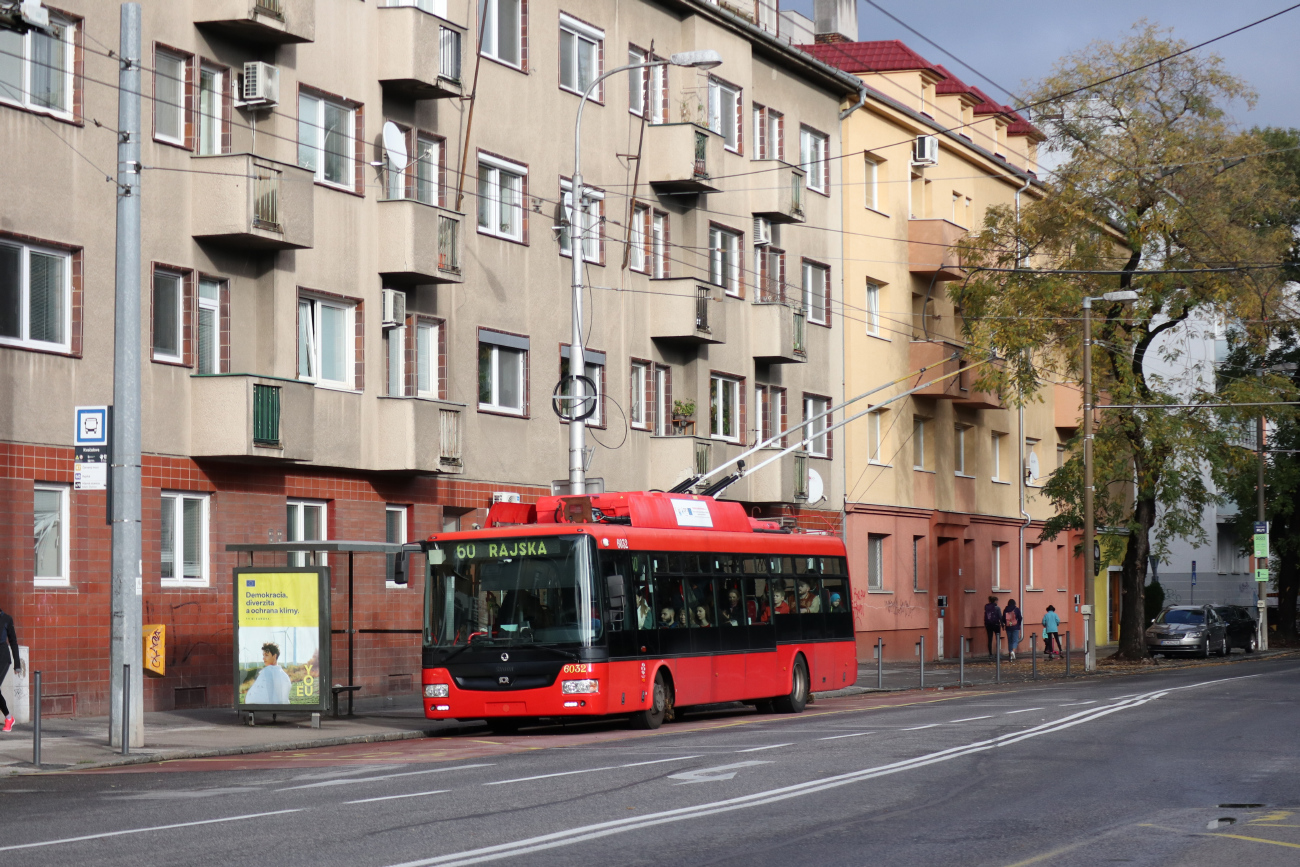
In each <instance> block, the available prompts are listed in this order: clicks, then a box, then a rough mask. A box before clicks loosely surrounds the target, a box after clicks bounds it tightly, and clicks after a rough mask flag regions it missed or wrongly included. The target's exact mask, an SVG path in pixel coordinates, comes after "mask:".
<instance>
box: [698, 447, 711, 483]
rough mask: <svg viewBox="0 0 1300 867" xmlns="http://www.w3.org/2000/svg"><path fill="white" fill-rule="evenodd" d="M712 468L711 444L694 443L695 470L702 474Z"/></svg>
mask: <svg viewBox="0 0 1300 867" xmlns="http://www.w3.org/2000/svg"><path fill="white" fill-rule="evenodd" d="M711 469H713V445H712V444H710V443H696V444H695V472H696V473H697V474H699V475H701V476H702V475H704V474H705V473H707V472H708V471H709V470H711Z"/></svg>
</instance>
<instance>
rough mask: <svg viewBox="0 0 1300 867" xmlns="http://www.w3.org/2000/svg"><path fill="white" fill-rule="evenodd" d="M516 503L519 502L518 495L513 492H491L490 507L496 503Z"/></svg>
mask: <svg viewBox="0 0 1300 867" xmlns="http://www.w3.org/2000/svg"><path fill="white" fill-rule="evenodd" d="M517 502H519V495H518V494H516V493H515V492H514V491H493V492H492V505H494V506H495V505H496V504H497V503H517Z"/></svg>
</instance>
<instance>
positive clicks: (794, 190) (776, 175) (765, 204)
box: [749, 168, 805, 223]
mask: <svg viewBox="0 0 1300 867" xmlns="http://www.w3.org/2000/svg"><path fill="white" fill-rule="evenodd" d="M760 177H762V178H765V179H774V180H772V183H771V186H767V187H766V188H764V189H757V190H752V191H751V192H750V194H749V195H750V200H749V201H750V206H749V207H750V211H751V212H753V214H754V216H755V217H764V218H766V219H767V220H768V221H769V222H772V223H802V222H804V219H805V217H804V210H803V209H804V198H803V196H804V172H803V169H796V168H791V169H790V171H789V173H788V174H786V173H784V172H776V171H773V172H771V173H769V174H764V175H760ZM758 186H760V187H762V186H764V185H763V184H759V185H758Z"/></svg>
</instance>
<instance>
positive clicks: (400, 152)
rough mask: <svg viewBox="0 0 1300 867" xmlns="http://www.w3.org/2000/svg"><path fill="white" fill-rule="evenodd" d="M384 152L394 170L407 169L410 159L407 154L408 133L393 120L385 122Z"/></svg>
mask: <svg viewBox="0 0 1300 867" xmlns="http://www.w3.org/2000/svg"><path fill="white" fill-rule="evenodd" d="M384 154H385V155H386V156H387V157H388V165H389V167H390V168H392V170H393V171H395V172H402V171H406V164H407V163H408V162H409V161H410V159H409V158H408V157H407V154H406V135H405V134H404V133H403V132H402V130H401V128H400V127H399V126H398V125H397V124H395V123H393V122H392V121H391V120H390V121H388V122H387V123H385V124H384Z"/></svg>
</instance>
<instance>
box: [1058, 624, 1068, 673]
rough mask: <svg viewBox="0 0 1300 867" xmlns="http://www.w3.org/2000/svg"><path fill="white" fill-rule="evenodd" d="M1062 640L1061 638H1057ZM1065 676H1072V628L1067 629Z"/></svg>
mask: <svg viewBox="0 0 1300 867" xmlns="http://www.w3.org/2000/svg"><path fill="white" fill-rule="evenodd" d="M1056 640H1057V641H1060V640H1061V639H1060V638H1057V639H1056ZM1065 676H1066V677H1069V676H1070V630H1068V629H1067V630H1065Z"/></svg>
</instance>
